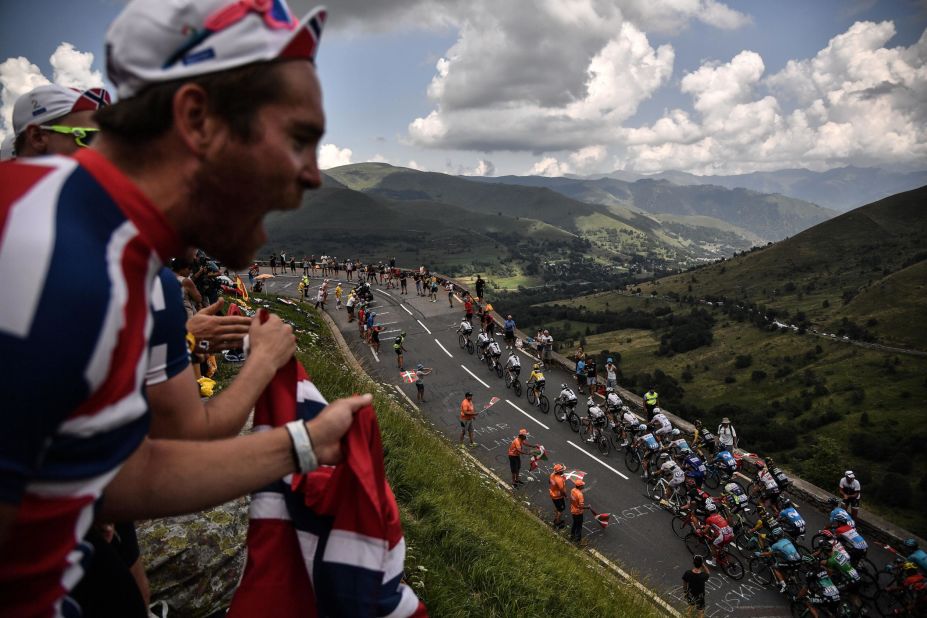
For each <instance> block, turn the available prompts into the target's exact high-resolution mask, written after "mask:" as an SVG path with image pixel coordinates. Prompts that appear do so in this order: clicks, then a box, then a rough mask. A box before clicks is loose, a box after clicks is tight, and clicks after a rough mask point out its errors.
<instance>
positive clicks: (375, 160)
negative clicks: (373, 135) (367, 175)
mask: <svg viewBox="0 0 927 618" xmlns="http://www.w3.org/2000/svg"><path fill="white" fill-rule="evenodd" d="M367 161H368V162H370V163H389V159H387V158H386V157H384V156H383V155H381V154H380V153H379V152H378V153H377V154H375V155H373V156H372V157H370V158H369V159H367Z"/></svg>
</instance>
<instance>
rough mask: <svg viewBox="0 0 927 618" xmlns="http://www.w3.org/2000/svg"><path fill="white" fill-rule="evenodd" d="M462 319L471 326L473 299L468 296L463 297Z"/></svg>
mask: <svg viewBox="0 0 927 618" xmlns="http://www.w3.org/2000/svg"><path fill="white" fill-rule="evenodd" d="M464 319H466V320H467V324H471V325H472V324H473V298H472V297H471V296H470V295H469V294H467V295H466V296H464Z"/></svg>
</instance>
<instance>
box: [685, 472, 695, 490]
mask: <svg viewBox="0 0 927 618" xmlns="http://www.w3.org/2000/svg"><path fill="white" fill-rule="evenodd" d="M686 485H692V486H693V487H694V486H695V478H694V477H691V476H689V475H688V474H687V475H686Z"/></svg>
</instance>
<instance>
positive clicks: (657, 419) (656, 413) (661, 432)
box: [649, 408, 673, 442]
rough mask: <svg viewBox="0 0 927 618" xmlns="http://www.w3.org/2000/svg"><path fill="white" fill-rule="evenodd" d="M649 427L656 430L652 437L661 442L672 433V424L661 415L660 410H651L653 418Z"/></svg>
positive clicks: (661, 411)
mask: <svg viewBox="0 0 927 618" xmlns="http://www.w3.org/2000/svg"><path fill="white" fill-rule="evenodd" d="M649 424H650V426H651V427H654V428H656V431H654V432H653V433H654V436H656V438H657V440H659V441H660V442H662V441H663V440H664V439H668V438H669V435H670V433H672V431H673V424H672V423H671V422H670V420H669V419H668V418H667V417H666V415H665V414H663V410H661V409H660V408H654V409H653V418H652V419H650V423H649Z"/></svg>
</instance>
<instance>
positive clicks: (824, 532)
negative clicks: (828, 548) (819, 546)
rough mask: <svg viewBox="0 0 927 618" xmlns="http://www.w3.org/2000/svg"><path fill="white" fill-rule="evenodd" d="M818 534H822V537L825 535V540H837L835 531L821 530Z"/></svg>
mask: <svg viewBox="0 0 927 618" xmlns="http://www.w3.org/2000/svg"><path fill="white" fill-rule="evenodd" d="M818 534H820V535H821V536H822V537H824V539H825V540H828V541H831V542H833V541H835V540H836V539H837V537H835V536H834V533H833V532H831V531H830V530H821V532H819V533H818Z"/></svg>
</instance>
